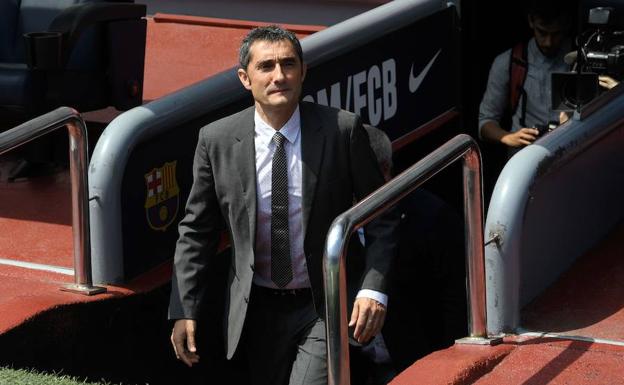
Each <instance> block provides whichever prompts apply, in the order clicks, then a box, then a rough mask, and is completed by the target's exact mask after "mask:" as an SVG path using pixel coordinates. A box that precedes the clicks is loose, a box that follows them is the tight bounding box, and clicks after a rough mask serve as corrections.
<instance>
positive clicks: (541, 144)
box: [485, 86, 624, 333]
mask: <svg viewBox="0 0 624 385" xmlns="http://www.w3.org/2000/svg"><path fill="white" fill-rule="evenodd" d="M622 111H624V89H622V87H621V86H620V87H618V88H616V89H613V90H611V91H609V92H608V93H606V94H603V95H602V97H600V98H599V99H596V100H595V101H594V102H593V103H592V104H591V105H589V106H587V107H586V108H584V109H583V112H582V113H581V115H580V116H577V117H575V118H574V119H573V120H571V121H569V122H567V123H565V124H564V125H562V126H560V127H559V128H557V129H556V130H554V131H553V132H551V133H549V134H548V135H546V136H545V137H543V138H541V139H539V140H537V141H536V142H535V143H534V144H532V145H530V146H527V147H525V148H524V149H523V150H522V151H519V152H518V153H517V154H516V155H514V157H513V158H511V159H510V160H509V162H508V163H507V164H506V165H505V168H504V169H503V171H502V172H501V175H500V177H499V178H498V181H497V183H496V187H495V189H494V192H493V195H492V199H491V201H490V207H489V211H488V216H487V220H486V226H485V231H486V238H488V239H492V240H495V241H494V242H491V243H489V244H488V246H487V247H486V248H485V259H486V273H487V280H488V295H487V298H488V303H487V307H488V316H489V317H488V330H491V331H493V332H495V333H499V332H515V331H516V330H517V329H518V328H519V326H520V323H521V317H520V314H521V309H522V307H523V306H524V305H526V304H527V303H529V302H530V301H531V300H532V299H533V298H535V297H536V296H537V295H539V294H540V293H541V292H542V291H543V290H544V289H546V288H547V287H548V286H549V285H550V284H552V283H553V282H554V281H555V280H556V279H557V278H558V277H559V275H560V274H561V273H562V272H564V271H565V270H566V269H567V268H568V267H570V265H571V264H572V263H573V262H574V261H575V260H576V258H578V257H579V256H581V255H583V254H584V253H585V252H586V251H587V250H588V249H589V248H591V247H592V246H594V245H595V244H596V243H597V242H599V241H600V240H602V239H604V237H605V236H606V235H607V234H608V233H609V232H610V231H611V230H612V229H613V227H614V226H616V225H617V224H618V223H619V222H621V221H622V220H624V199H623V197H624V151H622V148H624V114H622Z"/></svg>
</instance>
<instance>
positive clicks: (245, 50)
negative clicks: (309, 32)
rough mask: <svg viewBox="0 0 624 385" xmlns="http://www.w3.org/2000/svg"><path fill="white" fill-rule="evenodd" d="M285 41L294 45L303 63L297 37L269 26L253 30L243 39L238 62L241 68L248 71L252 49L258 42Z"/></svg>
mask: <svg viewBox="0 0 624 385" xmlns="http://www.w3.org/2000/svg"><path fill="white" fill-rule="evenodd" d="M284 40H288V41H289V42H290V43H291V44H292V45H293V47H294V48H295V51H296V52H297V56H299V61H300V62H301V63H303V51H302V50H301V44H300V43H299V39H297V36H295V34H294V33H292V32H290V31H288V30H286V29H284V28H282V27H280V26H277V25H269V26H267V27H258V28H254V29H252V30H251V31H249V33H248V34H247V36H245V38H244V39H243V42H242V43H241V46H240V49H239V51H238V62H239V64H240V66H241V68H242V69H245V70H246V69H247V66H248V65H249V60H250V59H251V53H250V49H251V46H252V45H253V43H255V42H256V41H270V42H278V41H284Z"/></svg>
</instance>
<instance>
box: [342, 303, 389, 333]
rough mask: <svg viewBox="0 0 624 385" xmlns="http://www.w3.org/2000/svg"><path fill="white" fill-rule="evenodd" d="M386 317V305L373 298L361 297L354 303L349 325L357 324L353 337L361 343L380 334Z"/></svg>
mask: <svg viewBox="0 0 624 385" xmlns="http://www.w3.org/2000/svg"><path fill="white" fill-rule="evenodd" d="M385 319H386V307H385V306H384V305H382V304H381V303H379V302H377V301H375V300H374V299H371V298H366V297H360V298H357V299H356V300H355V303H354V304H353V312H351V320H350V321H349V327H351V326H354V325H355V331H354V332H353V338H355V340H356V341H357V342H359V343H361V344H363V343H366V342H368V341H369V340H370V339H371V338H373V337H374V336H376V335H377V334H379V332H380V331H381V328H382V327H383V325H384V321H385Z"/></svg>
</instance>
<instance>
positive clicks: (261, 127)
mask: <svg viewBox="0 0 624 385" xmlns="http://www.w3.org/2000/svg"><path fill="white" fill-rule="evenodd" d="M254 125H255V132H256V137H257V139H259V140H261V141H262V142H263V143H265V144H267V145H268V144H269V143H271V141H272V140H273V135H275V129H273V128H272V127H271V126H269V125H268V124H267V123H266V122H265V121H264V120H262V118H261V117H260V114H258V111H257V110H256V111H255V112H254ZM278 131H279V132H280V133H281V134H282V135H284V137H285V138H286V140H288V141H289V142H290V143H291V144H293V143H295V141H296V140H297V136H299V131H301V114H300V113H299V106H297V108H296V109H295V112H293V114H292V116H291V117H290V119H288V121H287V122H286V124H284V125H283V126H282V127H281V128H280V129H279V130H278Z"/></svg>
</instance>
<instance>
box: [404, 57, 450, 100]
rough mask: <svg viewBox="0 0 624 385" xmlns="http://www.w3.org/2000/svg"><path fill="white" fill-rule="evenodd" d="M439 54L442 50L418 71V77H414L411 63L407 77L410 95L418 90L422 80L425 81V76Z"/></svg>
mask: <svg viewBox="0 0 624 385" xmlns="http://www.w3.org/2000/svg"><path fill="white" fill-rule="evenodd" d="M440 52H442V49H440V50H438V53H436V54H435V56H434V57H433V58H432V59H431V60H429V63H427V65H426V66H425V68H424V69H423V70H422V71H420V73H419V74H418V76H414V63H412V67H411V68H410V76H409V90H410V92H411V93H414V92H416V90H418V87H420V85H421V83H422V82H423V80H425V76H427V73H428V72H429V70H430V69H431V66H432V65H433V62H434V61H435V60H436V59H437V58H438V55H440Z"/></svg>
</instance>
